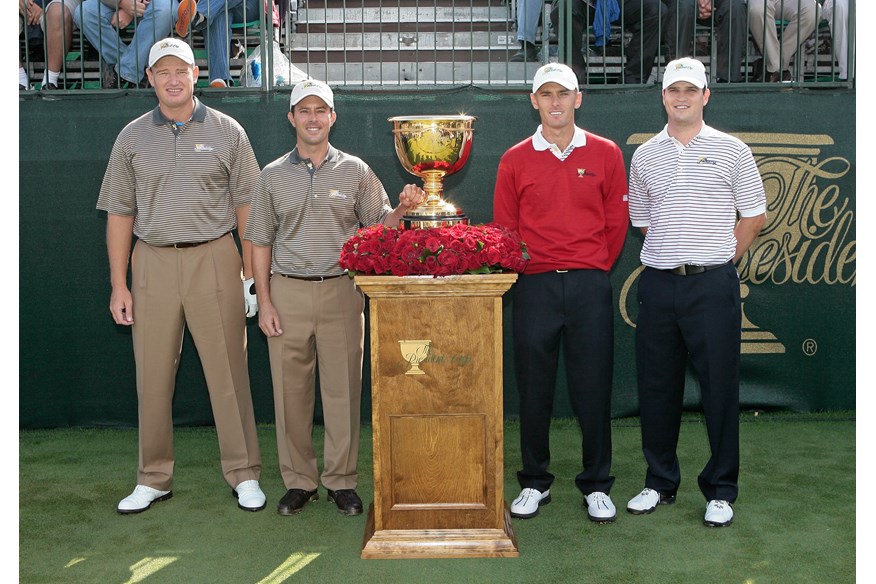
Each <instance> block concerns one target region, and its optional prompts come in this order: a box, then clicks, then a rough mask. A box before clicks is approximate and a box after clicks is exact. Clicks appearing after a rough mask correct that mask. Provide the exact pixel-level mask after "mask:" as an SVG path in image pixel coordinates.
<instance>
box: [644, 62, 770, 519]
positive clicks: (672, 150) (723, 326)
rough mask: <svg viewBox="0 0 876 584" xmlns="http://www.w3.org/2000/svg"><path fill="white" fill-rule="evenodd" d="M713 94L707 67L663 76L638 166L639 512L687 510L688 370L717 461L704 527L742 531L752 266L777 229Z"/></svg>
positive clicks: (693, 65)
mask: <svg viewBox="0 0 876 584" xmlns="http://www.w3.org/2000/svg"><path fill="white" fill-rule="evenodd" d="M709 97H710V92H709V88H708V82H707V78H706V72H705V68H704V67H703V64H702V63H701V62H699V61H697V60H696V59H690V58H683V59H678V60H676V61H672V62H670V63H669V64H668V65H667V66H666V72H665V73H664V75H663V106H664V108H665V109H666V114H667V117H668V122H667V124H666V127H665V128H664V129H663V131H662V132H660V133H659V134H657V135H656V136H654V137H653V138H651V139H650V140H648V141H647V142H645V143H644V144H642V145H641V146H639V148H637V149H636V152H635V153H634V154H633V159H632V162H631V165H630V219H631V222H632V224H633V226H634V227H638V228H640V229H641V230H642V233H644V235H645V242H644V245H643V246H642V252H641V260H642V264H644V266H645V270H644V271H643V272H642V276H641V278H640V280H639V291H638V298H639V316H638V320H637V322H636V368H637V372H636V373H637V380H638V386H639V409H640V415H641V424H642V450H643V452H644V455H645V462H646V463H647V465H648V470H647V473H646V475H645V488H644V490H642V492H641V493H639V494H638V495H636V496H635V497H633V499H631V500H630V502H629V503H628V504H627V511H629V512H630V513H633V514H634V515H643V514H647V513H651V512H652V511H654V509H656V508H657V505H665V504H669V503H673V502H674V501H675V495H676V492H677V491H678V485H679V483H680V482H681V469H680V467H679V462H678V456H677V454H676V447H677V446H678V435H679V429H680V424H681V413H682V404H683V397H684V379H685V369H686V365H687V361H688V355H689V356H690V360H691V363H692V364H693V366H694V369H695V370H696V372H697V376H698V378H699V384H700V390H701V392H702V405H703V413H704V415H705V419H706V430H707V433H708V436H709V447H710V451H711V458H710V459H709V461H708V463H707V464H706V466H705V467H704V468H703V470H702V472H701V473H700V475H699V479H698V482H699V487H700V491H701V492H702V493H703V495H704V496H705V498H706V501H708V503H707V505H706V514H705V517H704V522H705V524H706V525H708V526H714V527H720V526H726V525H730V523H731V522H732V521H733V507H732V504H733V503H734V501H735V500H736V497H737V495H738V491H739V487H738V479H739V351H740V343H741V335H742V331H741V327H742V320H741V319H742V310H741V304H740V296H739V275H738V274H737V272H736V267H735V264H736V263H737V262H738V261H739V260H740V259H741V258H742V256H743V255H744V254H745V252H746V251H747V250H748V248H749V246H750V245H751V243H752V242H753V241H754V239H755V237H757V234H758V233H759V232H760V230H761V229H762V228H763V226H764V223H765V222H766V196H765V193H764V187H763V181H762V180H761V178H760V173H759V172H758V169H757V166H756V164H755V162H754V157H753V156H752V153H751V149H750V148H748V146H746V145H745V144H744V143H743V142H742V141H741V140H738V139H737V138H735V137H733V136H730V135H728V134H725V133H723V132H719V131H718V130H715V129H714V128H711V127H710V126H708V125H706V124H705V123H704V122H703V109H704V108H705V106H706V104H707V103H709Z"/></svg>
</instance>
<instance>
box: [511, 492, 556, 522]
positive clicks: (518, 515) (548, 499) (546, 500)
mask: <svg viewBox="0 0 876 584" xmlns="http://www.w3.org/2000/svg"><path fill="white" fill-rule="evenodd" d="M550 502H551V496H550V495H548V496H547V497H545V498H544V499H541V500H540V501H539V502H538V507H536V508H535V511H533V512H532V513H515V512H514V511H511V512H510V513H511V517H516V518H517V519H531V518H532V517H535V516H536V515H538V511H539V509H540V508H541V506H542V505H547V504H548V503H550Z"/></svg>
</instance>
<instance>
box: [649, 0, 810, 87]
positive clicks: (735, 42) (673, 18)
mask: <svg viewBox="0 0 876 584" xmlns="http://www.w3.org/2000/svg"><path fill="white" fill-rule="evenodd" d="M753 1H754V2H758V1H759V0H753ZM761 1H762V0H761ZM785 1H786V2H789V1H793V2H796V0H785ZM663 3H664V4H666V5H667V8H668V14H667V18H666V23H665V24H664V28H663V42H664V43H665V44H666V46H668V47H669V54H668V56H667V58H666V60H667V61H672V60H674V59H678V58H680V57H688V56H691V55H693V44H694V33H695V29H696V26H697V23H699V24H702V25H704V26H709V27H713V28H714V31H715V36H716V38H717V41H718V46H717V64H716V65H715V67H714V68H713V70H712V72H711V73H712V75H713V78H714V79H715V80H716V81H717V82H718V83H727V82H728V81H732V82H738V81H742V80H743V79H742V55H743V53H744V52H745V43H746V41H747V40H748V27H747V26H746V21H745V0H663Z"/></svg>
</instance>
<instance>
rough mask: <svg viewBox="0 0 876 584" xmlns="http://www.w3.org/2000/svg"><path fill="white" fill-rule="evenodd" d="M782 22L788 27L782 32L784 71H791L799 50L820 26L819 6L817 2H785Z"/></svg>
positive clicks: (792, 0)
mask: <svg viewBox="0 0 876 584" xmlns="http://www.w3.org/2000/svg"><path fill="white" fill-rule="evenodd" d="M781 18H782V20H787V21H789V22H788V26H786V27H785V30H783V31H782V54H781V65H782V68H781V70H782V71H787V70H790V68H791V61H793V60H794V55H796V53H797V49H798V48H799V47H800V46H801V45H802V44H803V43H804V42H806V39H808V38H809V35H811V34H812V33H813V32H814V31H815V25H816V24H818V4H817V3H816V2H815V0H784V3H783V5H782V14H781Z"/></svg>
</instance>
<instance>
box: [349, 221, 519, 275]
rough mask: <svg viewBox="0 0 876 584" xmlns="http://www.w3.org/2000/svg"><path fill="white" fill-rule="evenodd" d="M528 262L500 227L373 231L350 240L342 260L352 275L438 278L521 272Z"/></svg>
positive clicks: (364, 231) (376, 228) (512, 237)
mask: <svg viewBox="0 0 876 584" xmlns="http://www.w3.org/2000/svg"><path fill="white" fill-rule="evenodd" d="M528 261H529V254H528V253H527V251H526V244H525V243H524V242H523V241H522V240H521V239H520V236H519V235H517V233H515V232H514V231H511V230H510V229H507V228H505V227H503V226H501V225H498V224H496V223H491V224H489V225H465V224H462V223H458V224H456V225H453V226H452V227H431V228H421V229H408V230H403V229H395V228H393V227H387V226H385V225H374V226H372V227H366V228H363V229H360V230H359V231H358V232H357V233H356V235H354V236H353V237H351V238H350V239H348V240H347V242H346V243H345V244H344V247H343V248H342V249H341V258H340V264H341V267H342V268H345V269H346V270H348V271H349V272H350V274H351V275H353V274H363V275H377V276H384V275H385V276H390V275H391V276H421V275H428V276H436V277H437V276H452V275H459V274H490V273H497V272H505V271H513V272H522V271H523V269H524V268H525V267H526V263H527V262H528Z"/></svg>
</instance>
